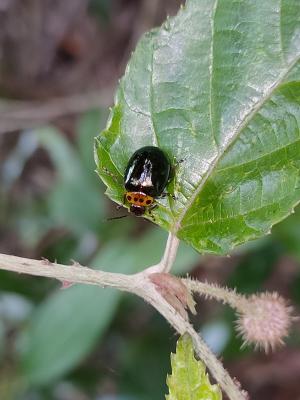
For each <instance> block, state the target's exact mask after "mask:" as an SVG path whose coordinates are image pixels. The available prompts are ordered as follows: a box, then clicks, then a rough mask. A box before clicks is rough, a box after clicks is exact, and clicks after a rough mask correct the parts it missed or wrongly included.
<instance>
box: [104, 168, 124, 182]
mask: <svg viewBox="0 0 300 400" xmlns="http://www.w3.org/2000/svg"><path fill="white" fill-rule="evenodd" d="M102 171H103V172H104V173H105V174H106V175H108V176H110V177H111V178H112V179H113V180H114V181H115V182H116V183H118V184H120V179H119V177H118V175H116V174H114V173H113V172H111V171H109V170H108V169H107V168H106V167H102Z"/></svg>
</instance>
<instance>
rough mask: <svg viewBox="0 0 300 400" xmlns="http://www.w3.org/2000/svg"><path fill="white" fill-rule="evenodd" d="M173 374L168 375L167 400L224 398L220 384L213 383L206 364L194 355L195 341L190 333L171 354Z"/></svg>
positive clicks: (182, 338) (214, 399) (218, 399)
mask: <svg viewBox="0 0 300 400" xmlns="http://www.w3.org/2000/svg"><path fill="white" fill-rule="evenodd" d="M171 364H172V375H168V377H167V385H168V388H169V394H168V395H167V396H166V400H222V393H221V391H220V389H219V387H218V385H212V384H211V383H210V382H209V378H208V376H207V374H206V372H205V365H204V364H203V363H202V361H197V360H196V359H195V357H194V348H193V342H192V339H191V338H190V336H189V335H187V334H186V335H184V336H182V337H181V338H180V339H179V340H178V342H177V347H176V354H171Z"/></svg>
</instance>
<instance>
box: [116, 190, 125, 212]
mask: <svg viewBox="0 0 300 400" xmlns="http://www.w3.org/2000/svg"><path fill="white" fill-rule="evenodd" d="M125 203H126V193H124V195H123V203H122V204H118V205H117V210H120V209H121V208H122V207H124V206H125Z"/></svg>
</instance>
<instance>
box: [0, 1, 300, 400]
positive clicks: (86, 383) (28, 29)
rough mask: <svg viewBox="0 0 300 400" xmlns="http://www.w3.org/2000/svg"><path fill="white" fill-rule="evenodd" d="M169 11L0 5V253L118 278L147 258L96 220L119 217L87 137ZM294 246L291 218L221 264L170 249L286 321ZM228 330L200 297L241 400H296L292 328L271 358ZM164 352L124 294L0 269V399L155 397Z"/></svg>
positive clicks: (110, 224) (171, 7)
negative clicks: (274, 306)
mask: <svg viewBox="0 0 300 400" xmlns="http://www.w3.org/2000/svg"><path fill="white" fill-rule="evenodd" d="M180 3H181V2H180V1H179V0H178V1H177V0H163V1H159V0H151V1H150V0H113V1H109V0H90V1H88V0H72V2H65V1H63V0H61V1H55V2H53V1H52V0H43V1H42V2H41V1H40V0H31V1H29V0H26V1H25V0H4V1H2V2H1V3H0V96H1V98H0V166H1V169H0V206H1V207H0V251H1V252H3V253H7V254H13V255H19V256H23V257H31V258H37V259H40V258H42V257H44V258H46V259H49V260H51V261H56V260H57V261H58V262H60V263H66V264H71V263H72V262H73V261H72V260H76V261H78V262H80V263H81V264H84V265H91V266H93V267H95V268H100V267H101V268H103V269H107V270H109V271H119V272H124V273H133V272H135V271H138V270H141V269H142V268H144V267H146V266H148V265H151V264H152V263H155V262H157V261H158V260H159V259H160V257H161V255H162V252H163V248H164V242H165V240H166V234H165V233H164V232H162V231H161V230H160V229H158V228H157V227H155V226H154V225H153V224H151V223H149V222H147V221H144V220H141V219H137V218H134V217H131V216H129V217H128V218H125V219H121V220H114V221H107V218H108V217H112V216H118V215H122V214H124V212H123V211H122V210H121V211H117V210H116V209H115V205H114V204H112V203H111V202H110V201H109V200H108V199H106V198H105V196H104V190H105V188H104V186H103V185H102V184H101V182H100V180H99V179H98V177H97V176H96V174H95V172H94V169H95V165H94V160H93V138H94V136H96V135H97V134H98V133H99V131H100V130H101V129H103V127H104V125H105V123H106V118H107V115H108V111H107V108H108V106H109V105H110V104H112V101H113V100H112V99H113V93H114V90H115V87H116V85H117V82H118V78H119V77H120V76H121V75H122V72H123V71H124V68H125V65H126V62H127V60H128V58H129V56H130V53H131V51H132V50H133V49H134V46H135V44H136V42H137V40H138V38H139V37H140V36H141V34H142V33H143V32H144V31H145V30H148V29H150V28H151V27H152V26H156V25H158V24H160V23H161V22H162V21H163V20H164V19H165V17H166V15H168V14H174V13H176V11H177V9H178V7H179V5H180ZM16 27H17V28H16ZM299 242H300V210H299V209H298V210H296V213H295V214H294V215H292V216H290V217H289V218H288V219H287V220H285V221H284V222H282V223H281V224H279V225H278V226H276V227H275V228H274V230H273V232H272V234H271V235H270V236H268V237H266V238H263V239H261V240H259V241H255V242H252V243H249V244H247V245H244V246H242V247H241V248H239V249H238V250H237V251H235V253H234V254H233V255H232V256H231V257H230V258H221V257H207V256H202V257H201V256H200V255H198V254H196V253H195V252H194V251H193V250H192V249H190V248H188V247H187V246H184V245H181V248H180V251H179V255H178V259H177V262H176V272H177V273H181V274H185V273H187V272H188V273H189V274H191V275H192V276H194V277H197V278H199V279H207V280H208V281H211V282H216V283H219V284H222V285H228V286H230V287H236V288H237V289H238V290H239V291H240V292H242V293H252V292H256V291H261V290H277V291H278V292H279V293H281V294H282V295H284V296H286V297H288V298H290V299H291V300H292V302H293V304H294V306H295V309H296V312H297V311H298V312H299V305H300V268H299V265H300V246H299ZM233 322H234V315H233V313H232V312H231V311H230V310H229V309H228V308H226V307H224V306H222V305H218V304H216V303H215V302H209V301H203V300H202V299H199V302H198V316H197V317H196V318H195V320H194V323H195V325H196V326H197V327H198V329H199V330H200V331H201V332H202V334H203V336H204V337H205V339H206V340H207V342H208V343H209V345H210V346H211V348H212V349H214V350H215V351H216V352H217V353H218V354H219V355H222V358H223V361H224V363H225V365H226V367H227V368H228V369H229V371H230V372H231V373H232V374H233V375H234V376H236V377H237V378H238V379H239V380H240V381H241V383H242V385H243V386H244V387H245V388H246V389H247V390H249V392H250V395H251V398H253V399H256V400H260V399H274V400H279V399H280V400H284V399H296V398H299V396H300V389H299V385H298V382H299V379H300V336H299V322H296V323H295V324H294V326H293V330H292V332H291V335H290V337H289V338H288V340H287V342H288V346H287V347H285V348H282V349H280V350H279V351H277V352H276V353H274V354H272V355H264V354H259V353H254V352H253V351H252V350H251V349H248V348H246V349H243V350H241V349H240V346H241V341H240V340H239V339H238V338H236V336H235V334H234V331H233ZM175 341H176V336H175V335H174V333H173V331H172V330H171V329H170V327H169V326H168V325H167V324H166V322H165V321H164V320H163V319H162V318H161V317H160V316H159V315H157V313H156V312H155V311H154V310H153V309H152V308H151V307H149V306H148V305H146V304H144V303H143V302H142V301H141V300H139V299H136V298H134V297H132V296H129V295H124V294H122V293H120V292H118V291H115V290H112V289H100V288H96V287H85V286H82V285H74V286H72V287H70V288H66V289H62V284H61V283H60V282H56V281H54V280H50V279H43V278H37V277H31V276H21V275H16V274H12V273H8V272H5V271H0V399H1V400H71V399H72V400H89V399H97V400H137V399H138V400H153V399H163V398H164V394H165V393H167V389H166V385H165V379H166V374H167V372H169V371H170V366H169V364H170V363H169V354H170V351H171V350H172V351H174V347H175ZM274 377H276V379H274Z"/></svg>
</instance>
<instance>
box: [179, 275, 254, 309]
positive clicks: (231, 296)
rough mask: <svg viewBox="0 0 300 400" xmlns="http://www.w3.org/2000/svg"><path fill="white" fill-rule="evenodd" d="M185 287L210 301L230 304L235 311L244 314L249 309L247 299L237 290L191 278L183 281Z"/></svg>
mask: <svg viewBox="0 0 300 400" xmlns="http://www.w3.org/2000/svg"><path fill="white" fill-rule="evenodd" d="M182 281H183V282H184V283H185V285H186V286H187V287H188V288H189V289H190V290H191V291H192V292H194V293H198V294H200V295H201V296H204V297H205V298H209V299H215V300H218V301H221V302H222V303H223V304H228V305H229V306H230V307H231V308H233V309H234V310H236V311H238V312H240V313H244V312H246V311H247V310H248V309H249V302H248V300H247V298H246V297H245V296H243V295H241V294H239V293H237V292H236V290H235V289H228V288H227V287H222V286H218V285H214V284H211V283H207V282H200V281H197V280H194V279H191V278H186V279H182Z"/></svg>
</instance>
